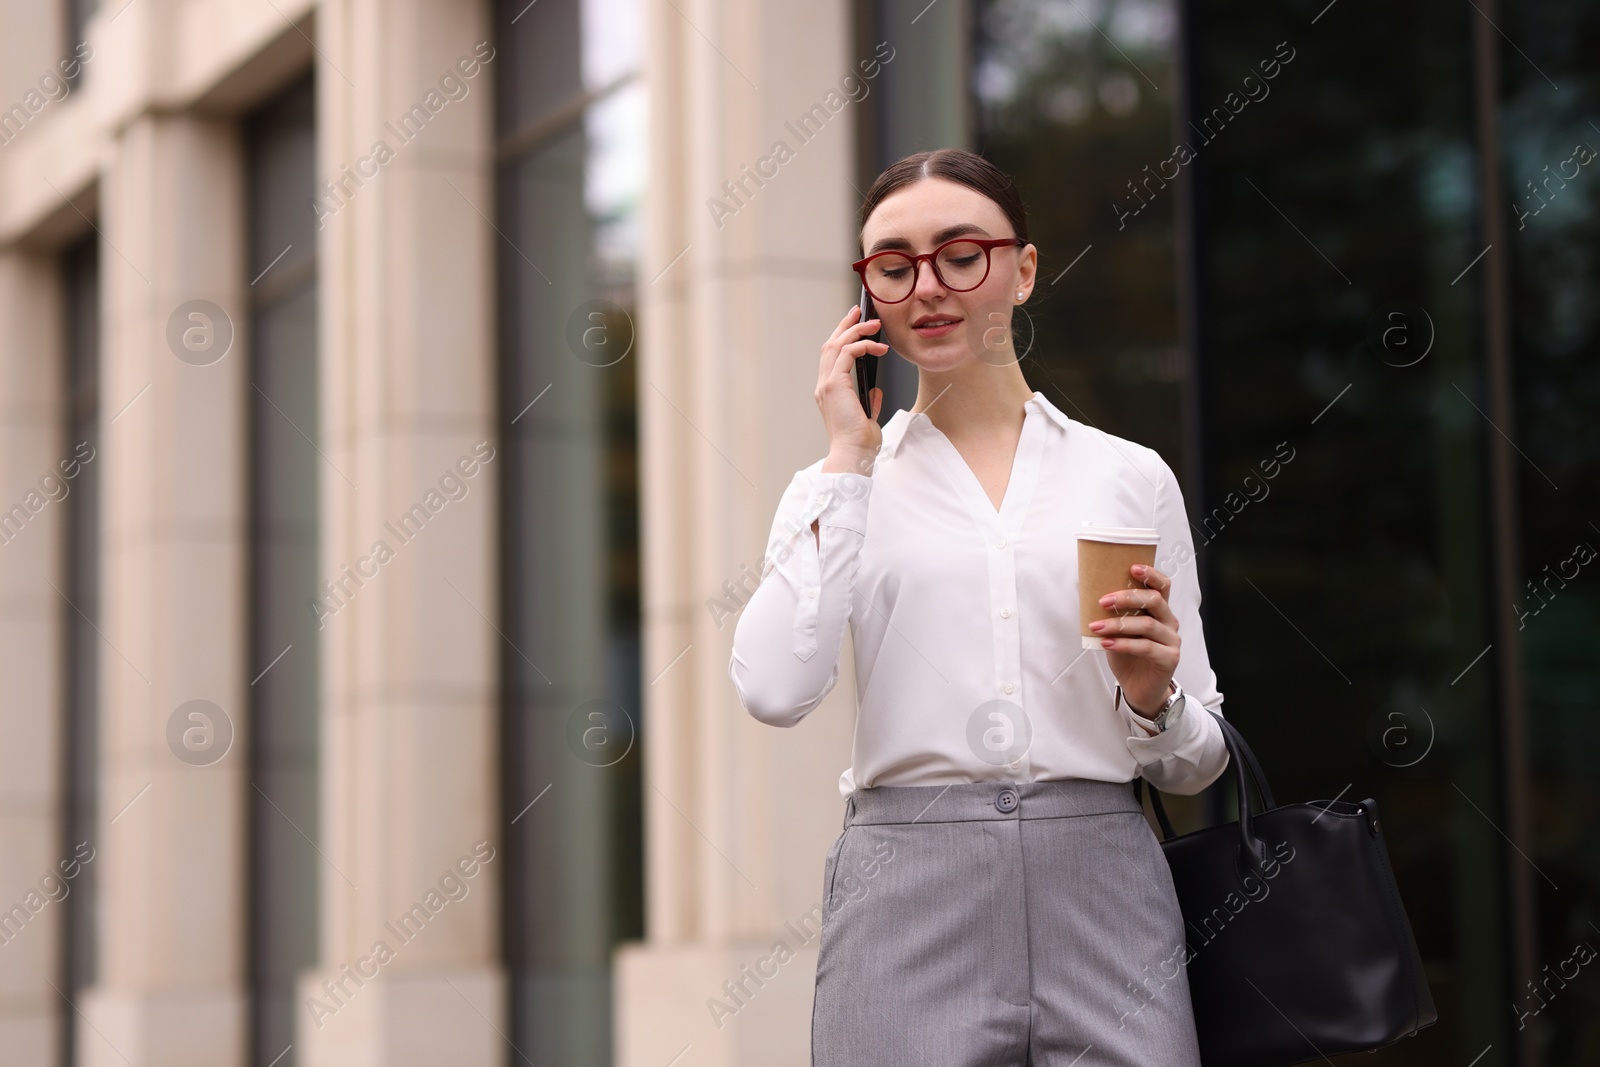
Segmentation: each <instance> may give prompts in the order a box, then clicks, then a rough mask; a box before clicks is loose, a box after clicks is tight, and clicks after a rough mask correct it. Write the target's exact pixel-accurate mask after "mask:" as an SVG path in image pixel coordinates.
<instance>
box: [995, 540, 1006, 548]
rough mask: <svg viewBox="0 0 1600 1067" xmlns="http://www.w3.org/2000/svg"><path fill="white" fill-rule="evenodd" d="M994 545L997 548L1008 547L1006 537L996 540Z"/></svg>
mask: <svg viewBox="0 0 1600 1067" xmlns="http://www.w3.org/2000/svg"><path fill="white" fill-rule="evenodd" d="M994 547H996V548H1004V547H1006V539H1005V538H1004V537H1002V538H1000V540H998V541H996V542H995V543H994Z"/></svg>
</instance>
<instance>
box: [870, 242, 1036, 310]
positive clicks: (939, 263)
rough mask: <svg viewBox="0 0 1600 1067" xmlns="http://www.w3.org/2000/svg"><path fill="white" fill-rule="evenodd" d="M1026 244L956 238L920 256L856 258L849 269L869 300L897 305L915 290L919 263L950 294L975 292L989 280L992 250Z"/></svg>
mask: <svg viewBox="0 0 1600 1067" xmlns="http://www.w3.org/2000/svg"><path fill="white" fill-rule="evenodd" d="M1027 243H1028V242H1027V241H1024V240H1023V239H1022V238H1020V237H990V238H978V237H957V238H956V239H955V240H953V241H946V242H945V243H944V244H942V245H940V246H939V247H938V248H935V249H934V250H933V251H932V252H924V253H922V254H921V255H920V256H914V255H912V254H911V253H909V252H900V251H896V250H893V249H891V250H889V251H886V252H876V253H874V254H872V255H870V256H868V257H867V258H866V259H858V260H856V261H855V262H854V263H852V264H850V266H851V267H852V268H854V270H855V272H856V273H857V274H859V275H861V284H862V285H865V286H866V287H867V292H869V293H871V294H872V299H873V300H876V301H877V302H878V303H880V304H898V303H900V301H902V300H904V299H906V297H908V296H910V295H911V293H912V291H913V290H915V289H916V287H917V271H918V269H919V267H920V266H921V263H922V261H923V260H927V261H928V262H929V263H930V264H931V265H932V267H933V276H934V277H935V278H938V279H939V284H940V285H942V286H944V287H945V288H946V289H949V290H951V291H952V292H957V293H965V292H968V291H970V290H973V289H976V288H977V287H978V286H980V285H982V284H983V283H984V280H985V279H987V278H988V277H989V253H990V252H991V251H992V250H993V249H996V248H1000V247H1002V246H1004V245H1014V246H1015V247H1017V248H1022V247H1024V246H1026V245H1027Z"/></svg>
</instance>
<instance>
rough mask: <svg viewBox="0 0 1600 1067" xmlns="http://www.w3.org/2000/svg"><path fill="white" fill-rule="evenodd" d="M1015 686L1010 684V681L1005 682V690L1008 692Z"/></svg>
mask: <svg viewBox="0 0 1600 1067" xmlns="http://www.w3.org/2000/svg"><path fill="white" fill-rule="evenodd" d="M1015 688H1016V686H1014V685H1012V684H1011V683H1010V682H1007V683H1006V692H1008V693H1009V692H1011V690H1013V689H1015Z"/></svg>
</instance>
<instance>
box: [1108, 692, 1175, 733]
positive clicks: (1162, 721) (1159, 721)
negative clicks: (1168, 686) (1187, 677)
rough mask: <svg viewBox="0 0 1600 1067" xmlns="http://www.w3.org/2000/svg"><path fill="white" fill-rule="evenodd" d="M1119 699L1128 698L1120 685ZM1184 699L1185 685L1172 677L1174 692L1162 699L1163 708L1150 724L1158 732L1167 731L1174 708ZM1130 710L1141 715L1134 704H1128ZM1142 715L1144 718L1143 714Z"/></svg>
mask: <svg viewBox="0 0 1600 1067" xmlns="http://www.w3.org/2000/svg"><path fill="white" fill-rule="evenodd" d="M1117 699H1118V700H1126V699H1127V698H1126V697H1124V696H1123V695H1122V686H1120V685H1119V686H1117ZM1182 699H1183V686H1181V685H1179V684H1178V680H1177V679H1176V678H1174V679H1172V692H1171V693H1170V694H1168V696H1167V699H1166V700H1164V701H1162V703H1161V710H1159V711H1157V712H1156V714H1155V717H1154V718H1152V719H1150V720H1149V722H1150V725H1151V726H1153V727H1154V728H1155V730H1156V732H1157V733H1164V732H1165V731H1166V729H1167V725H1168V723H1170V722H1171V720H1172V713H1173V710H1174V709H1176V708H1177V707H1178V702H1179V701H1180V700H1182ZM1128 710H1130V711H1133V713H1134V714H1135V715H1139V712H1138V711H1135V710H1134V707H1133V705H1132V704H1129V705H1128ZM1140 717H1141V718H1143V716H1140Z"/></svg>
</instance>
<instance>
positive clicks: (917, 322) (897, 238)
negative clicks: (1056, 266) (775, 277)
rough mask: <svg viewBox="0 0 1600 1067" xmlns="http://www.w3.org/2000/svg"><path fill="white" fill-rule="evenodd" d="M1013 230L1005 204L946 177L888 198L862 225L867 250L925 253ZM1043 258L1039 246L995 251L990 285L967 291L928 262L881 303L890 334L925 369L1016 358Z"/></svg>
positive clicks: (987, 281)
mask: <svg viewBox="0 0 1600 1067" xmlns="http://www.w3.org/2000/svg"><path fill="white" fill-rule="evenodd" d="M1012 236H1015V231H1014V230H1013V229H1012V226H1011V223H1010V222H1009V221H1007V219H1006V216H1005V212H1003V211H1001V210H1000V205H999V204H996V203H995V202H994V201H993V200H990V199H989V198H988V197H987V196H984V195H983V194H982V193H980V192H978V191H977V190H976V189H973V188H970V187H968V186H965V185H962V184H961V183H960V182H953V181H950V180H948V179H945V178H924V179H922V180H921V181H918V182H914V183H912V184H911V185H907V186H904V187H902V188H900V189H898V190H896V191H895V192H893V193H891V194H890V195H888V196H886V197H884V198H883V200H882V201H880V202H879V203H878V206H877V207H875V208H873V209H872V214H871V215H869V216H868V217H867V222H866V225H865V226H864V227H863V228H862V230H861V242H862V245H863V247H864V249H865V252H864V253H863V254H864V255H867V256H870V255H872V254H873V253H874V252H882V251H884V250H886V249H894V250H896V251H903V252H907V253H909V254H911V255H920V254H922V253H924V252H932V251H933V250H934V249H935V248H936V247H938V246H939V245H940V244H942V243H943V242H945V241H948V240H950V239H952V238H954V237H976V238H979V239H982V238H988V237H1012ZM1038 258H1039V257H1038V252H1037V251H1036V250H1035V249H1034V247H1033V246H1032V245H1028V246H1026V247H1023V248H1017V247H1009V248H1008V247H1006V246H1004V245H1001V246H999V247H997V248H995V249H993V250H992V251H991V252H990V254H989V276H988V277H987V278H985V279H984V280H983V284H982V285H979V286H978V287H977V288H976V289H972V290H969V291H967V292H964V293H958V292H954V291H952V290H950V289H946V288H945V287H944V286H943V285H941V284H940V282H939V279H938V278H937V277H936V276H935V275H934V273H933V270H932V268H931V266H930V264H929V261H927V260H924V261H922V262H921V263H920V264H918V266H917V284H916V288H915V289H913V290H912V292H911V295H910V296H908V297H906V299H904V300H902V301H900V302H899V303H896V304H881V303H878V302H877V301H876V300H874V301H873V305H874V307H875V308H876V310H877V314H878V317H879V318H880V319H882V320H883V328H884V330H885V331H886V334H887V336H886V338H885V340H887V341H888V343H889V346H890V347H891V348H893V349H894V350H895V351H896V352H898V353H900V355H901V356H903V357H905V358H906V359H907V360H909V361H910V362H911V363H913V364H915V365H916V366H918V367H920V368H922V369H924V370H930V371H943V370H950V369H952V368H954V367H957V366H959V365H960V364H962V363H965V362H966V361H968V360H971V359H981V360H983V361H984V362H986V363H990V364H998V363H1000V362H1015V360H1016V353H1015V352H1014V350H1013V349H1012V347H1011V330H1010V327H1011V310H1012V308H1014V307H1015V306H1016V305H1017V304H1019V303H1021V302H1022V301H1023V300H1026V299H1027V297H1028V294H1029V293H1031V292H1032V291H1033V279H1034V271H1035V269H1036V267H1037V264H1038ZM1018 293H1021V294H1022V295H1021V297H1020V298H1019V297H1018V295H1017V294H1018Z"/></svg>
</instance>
